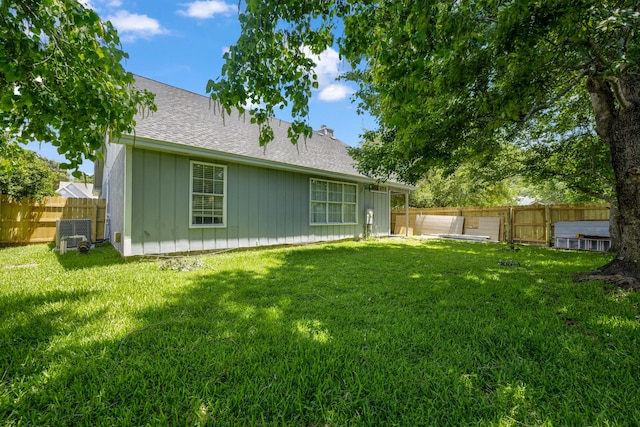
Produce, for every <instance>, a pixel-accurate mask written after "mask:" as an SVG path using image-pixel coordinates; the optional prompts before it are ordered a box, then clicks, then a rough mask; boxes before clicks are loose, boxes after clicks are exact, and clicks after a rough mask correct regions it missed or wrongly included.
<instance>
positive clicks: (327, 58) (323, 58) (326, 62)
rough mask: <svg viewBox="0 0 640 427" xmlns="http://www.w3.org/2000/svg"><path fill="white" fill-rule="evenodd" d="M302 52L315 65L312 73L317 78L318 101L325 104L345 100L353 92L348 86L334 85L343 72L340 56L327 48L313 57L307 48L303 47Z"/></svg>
mask: <svg viewBox="0 0 640 427" xmlns="http://www.w3.org/2000/svg"><path fill="white" fill-rule="evenodd" d="M302 52H303V53H304V54H305V56H306V57H307V58H310V59H311V60H313V62H315V63H316V66H315V68H314V69H313V72H314V73H315V74H316V75H317V76H318V91H319V94H318V99H320V100H321V101H325V102H335V101H340V100H342V99H345V98H347V97H348V96H349V95H351V94H352V93H353V92H354V91H353V89H352V88H350V87H349V86H347V85H345V84H342V83H336V79H337V78H338V77H340V74H342V73H343V72H344V71H341V70H340V68H341V65H342V61H341V60H340V54H339V53H338V52H337V51H336V50H335V49H332V48H328V49H326V50H325V51H323V52H322V53H320V55H314V54H313V53H311V50H310V49H309V48H308V47H306V46H305V47H303V48H302Z"/></svg>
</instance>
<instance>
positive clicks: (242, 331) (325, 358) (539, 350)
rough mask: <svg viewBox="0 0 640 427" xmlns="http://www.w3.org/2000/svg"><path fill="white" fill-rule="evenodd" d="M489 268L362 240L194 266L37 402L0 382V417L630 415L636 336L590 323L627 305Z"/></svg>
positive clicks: (63, 367)
mask: <svg viewBox="0 0 640 427" xmlns="http://www.w3.org/2000/svg"><path fill="white" fill-rule="evenodd" d="M498 257H503V254H502V253H500V252H498V247H495V248H494V247H491V246H474V245H471V244H468V243H467V244H464V243H455V242H454V243H447V242H431V243H424V244H418V245H414V246H411V245H406V244H403V243H398V244H395V243H389V242H381V243H376V242H369V243H366V244H365V243H359V244H355V243H354V244H347V245H327V246H318V247H306V248H299V249H291V250H278V251H266V252H261V253H251V252H246V253H244V254H241V259H242V264H243V267H241V268H237V267H234V268H229V267H228V266H227V265H226V264H225V262H226V260H227V259H228V258H227V257H224V256H222V257H211V258H206V259H205V262H206V265H207V267H206V268H201V269H200V270H197V271H195V272H190V273H182V272H176V271H167V272H165V273H166V281H168V282H169V281H180V280H183V281H184V284H183V285H182V286H181V287H180V290H179V291H177V292H175V293H173V294H172V295H171V296H170V297H168V298H167V299H166V303H165V304H163V305H159V306H151V307H148V308H147V309H145V310H143V311H140V312H139V313H137V316H136V317H137V323H138V324H139V325H140V326H139V327H138V328H137V329H135V330H131V331H130V332H129V333H128V334H127V335H126V336H122V337H121V338H120V339H118V340H99V341H98V342H92V343H91V344H86V345H85V344H82V343H76V344H74V345H70V346H69V347H68V348H67V349H66V352H65V353H64V354H63V355H61V354H58V358H60V359H62V361H61V362H60V360H49V361H46V360H45V361H41V362H40V363H41V364H42V365H43V366H45V367H46V366H48V365H56V366H57V367H58V372H57V374H56V375H53V376H51V377H49V379H48V380H47V381H44V380H43V383H42V384H39V386H40V388H39V389H38V390H37V392H36V391H33V389H32V390H28V389H25V388H22V387H21V386H20V382H21V380H20V378H16V377H15V376H13V377H12V378H9V380H10V382H7V379H5V380H4V381H5V382H4V383H2V387H8V390H9V391H10V394H11V395H12V396H13V397H12V398H11V399H8V398H6V397H3V400H2V402H3V404H2V406H3V407H4V414H2V413H1V412H0V415H4V416H5V417H4V418H5V419H8V420H10V421H17V420H21V421H22V422H24V423H27V424H28V423H30V422H33V423H36V424H56V423H75V424H84V425H89V424H146V423H148V424H164V425H166V424H178V425H183V424H196V425H204V424H206V425H307V426H312V425H390V424H397V425H423V424H427V425H469V424H474V425H475V424H499V423H502V424H505V425H508V424H509V423H511V424H529V425H534V424H535V425H540V424H543V423H545V422H546V423H551V424H553V425H563V424H564V425H581V424H585V423H587V422H588V423H591V424H596V425H597V424H605V422H607V421H608V422H611V423H614V424H615V423H618V424H626V423H627V422H629V421H633V420H634V419H637V417H638V416H639V413H638V409H637V408H638V407H640V405H638V403H640V397H638V396H636V395H635V394H633V395H632V394H630V393H627V392H625V391H624V390H625V389H626V387H627V386H628V385H629V384H635V383H637V381H638V380H640V374H639V373H638V372H637V370H635V371H634V370H633V366H632V365H631V364H630V363H631V362H632V361H633V360H634V359H635V358H637V357H638V356H639V350H638V347H637V342H638V338H639V337H638V329H637V328H636V327H635V326H634V325H633V323H625V322H622V321H621V322H617V323H616V324H615V325H609V324H607V322H606V321H603V319H615V318H617V317H620V318H625V320H630V319H632V318H633V314H634V312H633V310H634V308H633V304H627V305H623V306H621V305H620V302H619V301H614V300H611V299H607V298H606V297H605V296H604V293H602V292H600V293H598V292H599V288H598V287H597V286H590V287H589V286H587V287H585V288H583V290H581V289H577V288H576V285H575V284H573V283H571V282H570V281H568V280H564V279H563V277H564V278H566V277H565V276H567V277H568V275H567V274H565V273H553V272H552V271H541V270H540V266H544V265H546V264H545V263H548V262H556V261H554V260H555V259H556V258H555V256H554V253H552V252H549V253H544V252H540V251H538V250H533V249H532V250H529V249H526V250H523V251H521V253H518V254H514V255H513V257H514V258H515V257H518V258H517V260H518V262H519V263H520V264H521V265H519V266H514V267H513V268H505V267H504V266H500V265H499V264H498V262H497V260H498ZM559 262H561V263H562V262H563V261H559ZM591 262H593V261H591ZM566 263H567V269H569V270H570V269H571V268H582V267H586V266H588V267H587V268H590V266H589V261H588V260H586V261H583V262H582V264H580V263H579V262H578V263H577V264H579V265H576V261H575V257H570V256H567V257H566ZM581 286H584V285H581ZM584 289H586V290H584ZM150 292H153V289H150ZM85 297H89V296H88V295H86V296H85V295H81V296H79V298H85ZM586 297H589V298H590V299H589V300H587V299H586ZM636 301H637V300H636ZM46 304H47V301H45V300H42V301H34V305H35V306H38V305H40V306H42V305H46ZM636 304H637V302H636ZM635 309H636V310H637V306H636V308H635ZM567 317H570V318H571V319H573V320H574V321H575V323H571V324H568V323H567V322H566V320H565V318H567ZM70 320H71V322H72V324H73V323H74V322H77V319H76V320H74V319H70ZM105 320H106V319H105ZM585 331H586V332H585ZM63 332H64V331H62V330H54V331H52V333H57V334H60V333H63ZM16 333H18V334H22V333H25V332H24V331H23V332H21V331H16ZM612 334H613V335H614V337H612ZM612 346H614V347H615V348H616V350H617V351H612ZM612 370H613V372H612ZM12 374H13V371H12ZM26 382H27V383H28V381H26ZM6 384H10V385H8V386H7V385H6ZM15 390H21V391H22V394H21V395H20V396H17V391H15ZM44 390H46V392H44Z"/></svg>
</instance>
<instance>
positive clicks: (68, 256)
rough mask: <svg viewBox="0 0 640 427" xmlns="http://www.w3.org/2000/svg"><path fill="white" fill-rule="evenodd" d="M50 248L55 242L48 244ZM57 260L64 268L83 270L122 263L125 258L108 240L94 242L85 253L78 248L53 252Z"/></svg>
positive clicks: (52, 247)
mask: <svg viewBox="0 0 640 427" xmlns="http://www.w3.org/2000/svg"><path fill="white" fill-rule="evenodd" d="M49 246H50V247H51V250H53V249H54V248H55V244H51V245H49ZM55 254H56V257H57V260H58V261H59V262H60V265H61V266H62V267H63V268H64V269H65V270H84V269H90V268H95V267H104V266H108V265H116V264H123V263H124V262H125V260H124V259H123V258H122V257H121V256H120V254H119V253H118V251H116V250H115V248H114V247H113V246H111V244H109V243H108V242H105V243H101V244H96V245H94V247H93V248H92V249H90V250H89V251H88V252H87V253H82V252H80V251H78V250H75V249H74V250H69V251H67V252H66V253H64V254H60V252H57V251H56V252H55Z"/></svg>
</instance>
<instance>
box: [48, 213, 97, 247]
mask: <svg viewBox="0 0 640 427" xmlns="http://www.w3.org/2000/svg"><path fill="white" fill-rule="evenodd" d="M61 239H66V240H67V249H77V247H78V243H80V242H82V241H87V242H91V220H90V219H59V220H58V221H56V247H57V248H58V249H60V240H61Z"/></svg>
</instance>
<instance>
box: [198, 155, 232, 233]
mask: <svg viewBox="0 0 640 427" xmlns="http://www.w3.org/2000/svg"><path fill="white" fill-rule="evenodd" d="M226 190H227V167H226V166H221V165H215V164H211V163H203V162H195V161H192V162H191V199H190V205H189V212H190V214H191V227H224V226H225V224H226V214H227V196H226V193H227V191H226Z"/></svg>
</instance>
